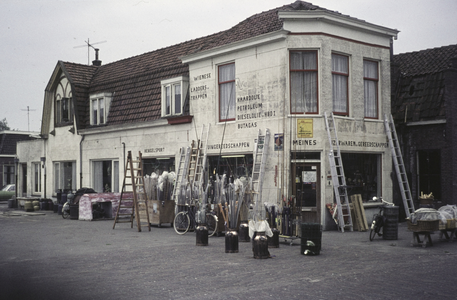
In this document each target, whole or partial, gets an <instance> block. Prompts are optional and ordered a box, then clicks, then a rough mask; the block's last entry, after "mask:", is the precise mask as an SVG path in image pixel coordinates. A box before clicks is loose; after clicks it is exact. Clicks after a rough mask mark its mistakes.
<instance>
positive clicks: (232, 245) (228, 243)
mask: <svg viewBox="0 0 457 300" xmlns="http://www.w3.org/2000/svg"><path fill="white" fill-rule="evenodd" d="M225 253H238V232H237V231H236V229H229V230H227V231H226V232H225Z"/></svg>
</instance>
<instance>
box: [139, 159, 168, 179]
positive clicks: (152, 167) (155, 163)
mask: <svg viewBox="0 0 457 300" xmlns="http://www.w3.org/2000/svg"><path fill="white" fill-rule="evenodd" d="M142 162H143V174H144V175H151V174H152V173H153V172H154V173H156V174H157V175H158V176H160V175H162V173H163V172H164V171H166V172H174V171H175V158H174V157H171V158H168V157H166V158H165V157H164V158H143V159H142Z"/></svg>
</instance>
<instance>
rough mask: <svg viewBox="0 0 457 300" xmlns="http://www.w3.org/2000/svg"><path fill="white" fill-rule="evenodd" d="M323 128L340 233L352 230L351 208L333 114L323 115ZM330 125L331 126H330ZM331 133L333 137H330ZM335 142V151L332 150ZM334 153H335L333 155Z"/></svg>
mask: <svg viewBox="0 0 457 300" xmlns="http://www.w3.org/2000/svg"><path fill="white" fill-rule="evenodd" d="M324 118H325V128H326V129H327V135H328V142H329V162H330V172H331V174H332V182H333V191H334V192H335V198H336V204H337V212H338V226H339V228H340V230H341V232H344V228H345V227H348V228H349V230H350V231H353V230H354V226H353V223H352V216H351V208H350V205H349V197H348V192H347V186H346V179H345V177H344V168H343V160H342V158H341V152H340V146H339V141H338V134H337V131H336V126H335V119H334V118H333V113H332V114H330V118H329V117H328V116H327V112H325V113H324ZM330 123H332V124H330ZM332 132H333V136H332ZM334 141H335V147H336V151H335V149H334V148H333V142H334ZM335 152H336V153H335Z"/></svg>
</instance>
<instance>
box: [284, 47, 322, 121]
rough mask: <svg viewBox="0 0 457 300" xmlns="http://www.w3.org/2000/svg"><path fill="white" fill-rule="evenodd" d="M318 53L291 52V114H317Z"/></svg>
mask: <svg viewBox="0 0 457 300" xmlns="http://www.w3.org/2000/svg"><path fill="white" fill-rule="evenodd" d="M317 82H318V80H317V51H290V112H291V113H292V114H302V113H317V112H318V111H317V89H318V86H317Z"/></svg>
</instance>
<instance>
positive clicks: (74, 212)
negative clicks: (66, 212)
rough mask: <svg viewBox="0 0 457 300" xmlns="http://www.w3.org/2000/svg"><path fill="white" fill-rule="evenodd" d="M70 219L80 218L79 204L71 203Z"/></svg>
mask: <svg viewBox="0 0 457 300" xmlns="http://www.w3.org/2000/svg"><path fill="white" fill-rule="evenodd" d="M70 219H71V220H78V219H79V204H70Z"/></svg>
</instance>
